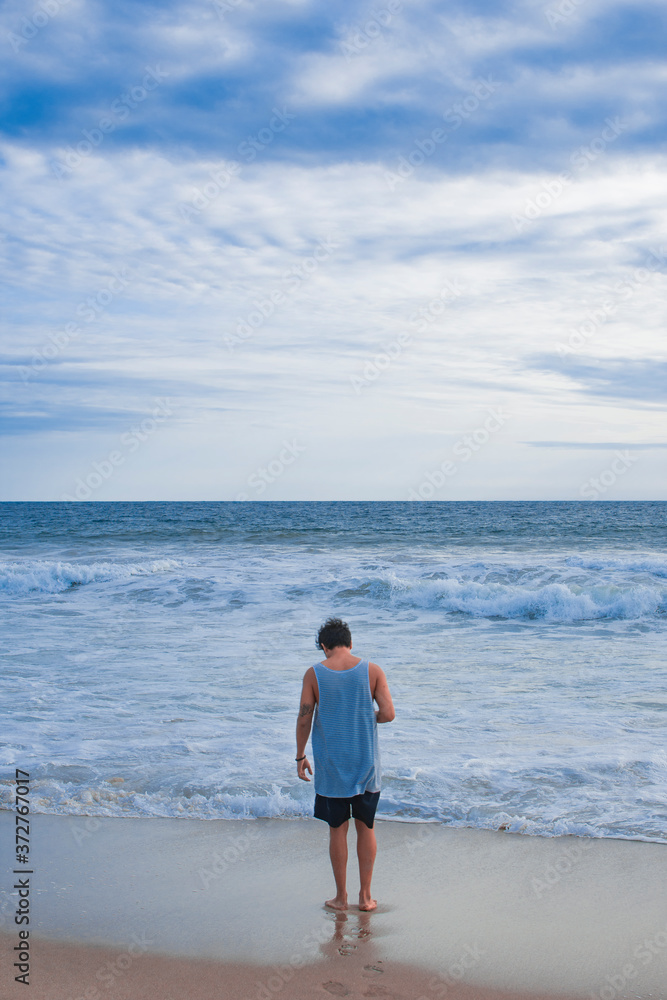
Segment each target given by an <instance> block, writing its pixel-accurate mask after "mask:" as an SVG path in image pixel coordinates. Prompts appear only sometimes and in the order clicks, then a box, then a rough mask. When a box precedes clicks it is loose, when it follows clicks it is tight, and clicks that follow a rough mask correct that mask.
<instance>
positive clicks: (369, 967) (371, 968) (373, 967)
mask: <svg viewBox="0 0 667 1000" xmlns="http://www.w3.org/2000/svg"><path fill="white" fill-rule="evenodd" d="M381 965H382V962H378V963H377V965H365V966H364V969H367V970H368V972H384V969H381V968H380V966H381Z"/></svg>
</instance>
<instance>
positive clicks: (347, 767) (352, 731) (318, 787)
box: [312, 660, 380, 799]
mask: <svg viewBox="0 0 667 1000" xmlns="http://www.w3.org/2000/svg"><path fill="white" fill-rule="evenodd" d="M314 670H315V676H316V677H317V686H318V688H319V692H320V697H319V702H318V704H317V706H316V708H315V713H314V716H313V732H312V742H313V759H314V764H315V791H316V793H317V794H318V795H326V796H327V798H337V799H342V798H351V797H352V796H353V795H361V794H362V793H363V792H379V791H380V753H379V748H378V735H377V720H376V718H375V709H374V706H373V697H372V695H371V685H370V678H369V673H368V660H360V662H359V663H357V665H356V667H351V668H350V669H349V670H331V669H330V668H329V667H325V666H324V665H323V664H322V663H315V664H314Z"/></svg>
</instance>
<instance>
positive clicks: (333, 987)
mask: <svg viewBox="0 0 667 1000" xmlns="http://www.w3.org/2000/svg"><path fill="white" fill-rule="evenodd" d="M322 986H323V987H324V989H325V990H326V991H327V992H328V993H332V994H333V996H335V997H346V996H348V994H349V992H350V991H349V990H348V988H347V986H344V985H343V983H337V982H335V981H333V980H332V981H330V982H328V983H322Z"/></svg>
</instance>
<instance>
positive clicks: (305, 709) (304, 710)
mask: <svg viewBox="0 0 667 1000" xmlns="http://www.w3.org/2000/svg"><path fill="white" fill-rule="evenodd" d="M313 707H314V706H313V705H309V704H308V703H307V702H305V701H304V702H303V704H302V705H301V709H300V711H299V718H300V719H302V718H303V717H304V715H312V713H313Z"/></svg>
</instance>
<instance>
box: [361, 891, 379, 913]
mask: <svg viewBox="0 0 667 1000" xmlns="http://www.w3.org/2000/svg"><path fill="white" fill-rule="evenodd" d="M377 905H378V901H377V899H370V897H369V898H368V899H365V898H362V895H361V893H359V909H360V910H374V909H375V908H376V907H377Z"/></svg>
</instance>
